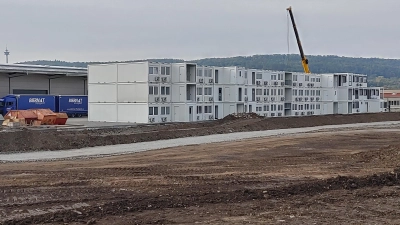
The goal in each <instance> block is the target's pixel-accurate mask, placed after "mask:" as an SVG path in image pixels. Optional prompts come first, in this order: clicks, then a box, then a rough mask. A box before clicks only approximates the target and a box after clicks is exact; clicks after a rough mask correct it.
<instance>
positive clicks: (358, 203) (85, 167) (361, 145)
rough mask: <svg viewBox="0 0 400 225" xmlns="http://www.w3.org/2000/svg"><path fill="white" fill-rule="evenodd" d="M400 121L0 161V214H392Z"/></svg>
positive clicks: (298, 220)
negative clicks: (110, 153)
mask: <svg viewBox="0 0 400 225" xmlns="http://www.w3.org/2000/svg"><path fill="white" fill-rule="evenodd" d="M399 135H400V130H399V129H392V130H390V129H385V130H379V129H375V130H373V129H369V130H357V131H351V130H347V131H335V132H333V131H330V132H319V133H307V134H299V135H295V136H286V137H271V138H261V139H251V140H243V141H239V142H226V143H213V144H204V145H196V146H186V147H179V148H170V149H163V150H155V151H150V152H142V153H137V154H132V155H124V156H116V157H108V158H97V159H90V160H83V159H81V160H74V161H62V162H30V163H8V164H1V165H0V223H1V224H75V225H78V224H100V225H106V224H217V225H218V224H321V223H322V224H399V223H400V209H399V207H398V206H399V204H400V174H399V172H400V170H399V169H398V167H399V163H400V155H399V154H400V139H399V138H398V137H399Z"/></svg>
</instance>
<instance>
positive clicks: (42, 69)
mask: <svg viewBox="0 0 400 225" xmlns="http://www.w3.org/2000/svg"><path fill="white" fill-rule="evenodd" d="M8 94H55V95H56V94H57V95H58V94H60V95H87V69H86V68H74V67H57V66H38V65H22V64H0V97H3V96H5V95H8Z"/></svg>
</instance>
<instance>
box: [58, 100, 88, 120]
mask: <svg viewBox="0 0 400 225" xmlns="http://www.w3.org/2000/svg"><path fill="white" fill-rule="evenodd" d="M56 112H60V113H66V114H67V115H68V117H82V116H87V115H88V97H87V95H58V96H56Z"/></svg>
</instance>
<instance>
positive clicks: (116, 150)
mask: <svg viewBox="0 0 400 225" xmlns="http://www.w3.org/2000/svg"><path fill="white" fill-rule="evenodd" d="M399 124H400V121H389V122H374V123H356V124H343V125H326V126H318V127H305V128H292V129H279V130H266V131H253V132H238V133H228V134H216V135H208V136H199V137H187V138H178V139H170V140H159V141H151V142H141V143H133V144H123V145H113V146H101V147H91V148H82V149H73V150H62V151H41V152H29V153H13V154H0V162H20V161H49V160H65V159H77V158H94V157H104V156H111V155H122V154H129V153H137V152H142V151H149V150H156V149H163V148H170V147H178V146H187V145H197V144H205V143H215V142H226V141H237V140H242V139H249V138H259V137H269V136H276V135H290V134H296V133H304V132H313V131H314V132H315V131H320V130H326V129H342V128H363V127H388V126H392V125H399Z"/></svg>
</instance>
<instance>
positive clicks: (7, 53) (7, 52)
mask: <svg viewBox="0 0 400 225" xmlns="http://www.w3.org/2000/svg"><path fill="white" fill-rule="evenodd" d="M4 55H5V56H6V63H7V64H8V56H9V55H10V52H9V51H8V49H7V46H6V51H5V52H4Z"/></svg>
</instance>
